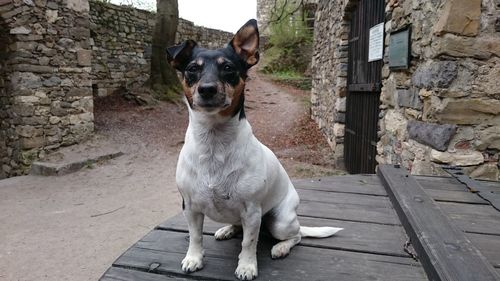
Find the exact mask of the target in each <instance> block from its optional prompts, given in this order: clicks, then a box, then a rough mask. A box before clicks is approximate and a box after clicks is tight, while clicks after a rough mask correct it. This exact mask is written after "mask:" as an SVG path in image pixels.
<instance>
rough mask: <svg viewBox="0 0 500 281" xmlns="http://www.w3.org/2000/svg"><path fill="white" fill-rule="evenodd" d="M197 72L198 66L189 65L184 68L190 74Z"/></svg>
mask: <svg viewBox="0 0 500 281" xmlns="http://www.w3.org/2000/svg"><path fill="white" fill-rule="evenodd" d="M199 70H200V66H199V65H197V64H193V65H190V66H188V67H187V68H186V71H187V72H191V73H194V72H198V71H199Z"/></svg>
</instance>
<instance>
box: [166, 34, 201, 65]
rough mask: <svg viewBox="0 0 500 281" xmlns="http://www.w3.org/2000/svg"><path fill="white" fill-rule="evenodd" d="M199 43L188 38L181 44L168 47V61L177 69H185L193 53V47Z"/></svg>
mask: <svg viewBox="0 0 500 281" xmlns="http://www.w3.org/2000/svg"><path fill="white" fill-rule="evenodd" d="M197 45H198V44H197V43H196V42H195V41H193V40H187V41H184V42H183V43H181V44H179V45H175V46H172V47H169V48H167V59H168V62H169V63H170V64H171V65H172V66H173V67H174V68H175V69H177V70H179V71H184V69H185V68H186V66H187V64H188V63H189V60H190V58H191V56H192V54H193V49H194V48H195V47H196V46H197Z"/></svg>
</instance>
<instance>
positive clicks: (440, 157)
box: [430, 149, 484, 166]
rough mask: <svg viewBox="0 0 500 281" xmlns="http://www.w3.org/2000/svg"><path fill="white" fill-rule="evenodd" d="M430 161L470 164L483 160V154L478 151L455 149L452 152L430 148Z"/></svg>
mask: <svg viewBox="0 0 500 281" xmlns="http://www.w3.org/2000/svg"><path fill="white" fill-rule="evenodd" d="M430 157H431V161H434V162H438V163H444V164H450V165H454V166H472V165H479V164H481V163H483V162H484V157H483V154H482V153H481V152H479V151H471V150H457V151H456V152H454V153H450V152H441V151H437V150H434V149H433V150H431V154H430Z"/></svg>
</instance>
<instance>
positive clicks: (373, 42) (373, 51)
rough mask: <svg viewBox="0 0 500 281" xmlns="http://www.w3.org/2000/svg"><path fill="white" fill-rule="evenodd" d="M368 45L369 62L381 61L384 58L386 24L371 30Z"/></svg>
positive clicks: (378, 25) (380, 24)
mask: <svg viewBox="0 0 500 281" xmlns="http://www.w3.org/2000/svg"><path fill="white" fill-rule="evenodd" d="M369 42H370V43H369V45H368V61H369V62H370V61H376V60H381V59H382V58H383V56H384V23H383V22H381V23H379V24H377V25H375V26H374V27H372V28H370V41H369Z"/></svg>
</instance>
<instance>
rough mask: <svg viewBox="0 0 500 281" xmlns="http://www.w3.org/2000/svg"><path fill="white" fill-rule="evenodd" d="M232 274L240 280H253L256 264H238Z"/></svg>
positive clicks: (255, 274)
mask: <svg viewBox="0 0 500 281" xmlns="http://www.w3.org/2000/svg"><path fill="white" fill-rule="evenodd" d="M234 274H235V275H236V277H237V278H238V279H240V280H252V279H254V278H255V277H257V262H240V263H239V264H238V267H237V268H236V271H235V272H234Z"/></svg>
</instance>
